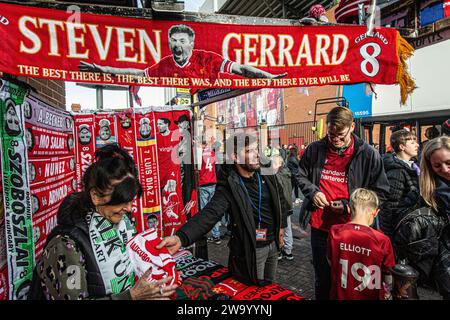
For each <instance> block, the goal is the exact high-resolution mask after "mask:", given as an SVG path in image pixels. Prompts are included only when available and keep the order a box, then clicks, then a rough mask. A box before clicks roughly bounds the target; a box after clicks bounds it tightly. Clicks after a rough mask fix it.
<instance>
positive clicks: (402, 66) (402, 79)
mask: <svg viewBox="0 0 450 320" xmlns="http://www.w3.org/2000/svg"><path fill="white" fill-rule="evenodd" d="M413 53H414V48H413V47H412V46H411V45H410V44H409V43H408V42H407V41H406V40H405V39H404V38H403V37H402V36H401V35H400V33H399V32H397V57H398V69H397V82H398V83H399V84H400V95H401V103H402V105H404V104H406V99H407V98H408V96H409V95H410V94H411V93H412V92H413V91H414V89H416V88H417V86H416V83H415V82H414V80H413V79H412V78H411V75H410V74H409V72H408V65H407V64H406V60H408V59H409V57H411V56H412V55H413Z"/></svg>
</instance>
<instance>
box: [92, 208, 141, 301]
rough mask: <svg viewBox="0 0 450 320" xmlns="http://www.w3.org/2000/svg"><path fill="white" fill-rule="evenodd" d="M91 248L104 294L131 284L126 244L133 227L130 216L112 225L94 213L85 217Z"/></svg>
mask: <svg viewBox="0 0 450 320" xmlns="http://www.w3.org/2000/svg"><path fill="white" fill-rule="evenodd" d="M86 222H87V224H88V226H89V236H90V238H91V245H92V250H93V251H94V255H95V259H96V260H97V265H98V267H99V269H100V273H101V275H102V278H103V283H104V285H105V290H106V294H107V295H110V294H117V293H120V292H123V291H125V290H127V289H130V288H131V287H132V286H133V285H134V272H133V268H132V266H131V261H130V258H129V256H128V254H127V251H126V244H127V242H128V240H130V239H131V238H132V237H133V236H134V234H135V233H136V229H135V228H134V226H133V224H132V223H131V221H130V219H129V218H128V217H127V216H126V215H124V217H123V219H122V220H121V221H120V222H119V223H118V224H114V223H112V222H111V221H109V220H108V219H106V218H105V217H103V216H101V215H100V214H98V213H97V212H91V213H89V214H88V215H87V216H86Z"/></svg>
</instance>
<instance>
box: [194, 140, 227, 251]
mask: <svg viewBox="0 0 450 320" xmlns="http://www.w3.org/2000/svg"><path fill="white" fill-rule="evenodd" d="M198 178H199V186H200V210H201V209H203V208H204V207H205V206H206V205H207V204H208V202H209V201H211V199H212V197H213V196H214V191H215V190H216V183H217V178H216V154H215V152H214V150H213V149H212V148H211V147H209V146H208V144H207V143H206V141H204V140H203V141H202V166H201V168H200V171H199V173H198ZM211 235H212V237H211V238H208V242H213V243H215V244H220V243H221V241H220V222H218V223H216V224H215V226H214V227H213V228H212V229H211Z"/></svg>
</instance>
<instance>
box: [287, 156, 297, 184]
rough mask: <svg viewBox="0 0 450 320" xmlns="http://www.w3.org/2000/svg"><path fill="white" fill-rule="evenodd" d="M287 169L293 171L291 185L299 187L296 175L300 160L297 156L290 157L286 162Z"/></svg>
mask: <svg viewBox="0 0 450 320" xmlns="http://www.w3.org/2000/svg"><path fill="white" fill-rule="evenodd" d="M286 167H288V169H289V171H291V183H292V187H294V186H298V181H297V179H296V178H295V173H296V172H297V171H298V159H297V157H296V156H295V155H291V156H289V158H288V159H287V161H286Z"/></svg>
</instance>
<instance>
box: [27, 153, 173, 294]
mask: <svg viewBox="0 0 450 320" xmlns="http://www.w3.org/2000/svg"><path fill="white" fill-rule="evenodd" d="M141 194H142V187H141V184H140V182H139V180H138V172H137V169H136V166H135V164H134V162H133V159H132V158H131V156H130V155H129V154H128V153H127V152H126V151H125V150H123V149H121V148H119V147H118V146H117V144H109V145H107V146H105V147H103V148H101V149H98V150H97V151H96V152H95V161H94V163H92V164H91V165H90V166H89V167H88V168H87V170H86V172H85V174H84V176H83V190H82V191H81V192H78V193H72V194H70V195H69V196H67V197H66V198H65V199H64V201H63V202H62V204H61V206H60V207H59V211H58V218H57V219H58V220H57V221H58V225H57V226H56V227H55V228H54V229H53V230H52V232H51V233H50V235H49V236H48V238H47V243H46V245H45V247H44V251H43V253H42V255H41V256H40V257H39V258H38V259H37V263H36V267H35V271H34V274H33V280H32V284H31V289H30V293H29V299H33V300H36V299H44V300H83V299H105V300H130V299H132V300H141V299H142V300H152V299H158V300H161V299H165V300H169V296H170V295H172V294H173V293H174V292H175V289H176V288H177V286H176V285H173V286H168V285H166V284H167V283H168V282H170V281H171V280H172V277H168V278H166V279H163V280H158V281H155V282H149V281H148V279H147V278H148V276H149V275H150V274H151V270H149V271H148V272H147V273H145V274H144V275H143V276H142V277H141V278H140V279H139V280H137V281H135V275H134V272H133V268H132V265H131V261H130V257H129V256H128V254H127V251H126V250H125V246H126V243H127V242H128V240H130V239H131V237H133V236H134V235H135V233H136V229H135V228H134V226H133V224H132V223H131V221H130V219H129V215H130V214H131V208H132V203H133V200H134V199H135V198H136V197H140V196H141ZM119 270H120V272H118V271H119ZM118 284H121V285H118Z"/></svg>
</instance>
